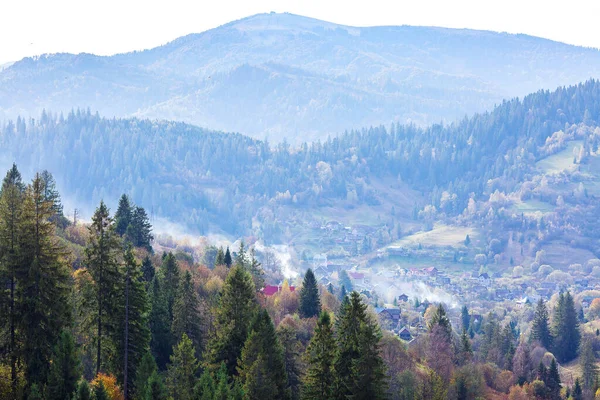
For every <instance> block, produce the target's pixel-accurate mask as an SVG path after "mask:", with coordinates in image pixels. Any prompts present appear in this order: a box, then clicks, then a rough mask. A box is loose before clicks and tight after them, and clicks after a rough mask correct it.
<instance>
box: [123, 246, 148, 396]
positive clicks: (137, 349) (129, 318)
mask: <svg viewBox="0 0 600 400" xmlns="http://www.w3.org/2000/svg"><path fill="white" fill-rule="evenodd" d="M124 261H125V284H124V287H125V291H124V292H125V293H124V298H125V304H124V310H123V312H124V321H123V335H122V336H121V337H120V339H121V340H119V341H118V343H119V344H118V349H119V351H118V354H119V355H120V356H121V355H122V363H123V364H121V365H122V366H123V392H124V393H123V394H124V395H125V399H129V398H130V392H131V391H132V390H131V389H132V387H133V382H134V377H135V370H136V368H137V366H138V365H139V363H140V361H141V360H142V357H143V356H144V354H146V352H147V351H148V348H149V344H150V331H149V329H148V312H149V304H148V298H147V293H146V288H145V285H144V281H143V279H142V271H141V267H140V265H139V264H138V263H137V261H136V260H135V255H134V254H133V249H132V247H131V245H129V246H128V247H127V250H126V252H125V258H124ZM119 359H120V357H119Z"/></svg>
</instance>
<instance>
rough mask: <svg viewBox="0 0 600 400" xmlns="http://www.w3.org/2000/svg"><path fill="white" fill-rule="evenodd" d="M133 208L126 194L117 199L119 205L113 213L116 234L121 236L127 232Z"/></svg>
mask: <svg viewBox="0 0 600 400" xmlns="http://www.w3.org/2000/svg"><path fill="white" fill-rule="evenodd" d="M132 215H133V210H132V207H131V202H130V201H129V197H128V196H127V195H126V194H123V195H122V196H121V198H120V199H119V206H118V207H117V212H116V213H115V232H117V234H118V235H120V236H123V235H125V233H126V232H127V227H128V226H129V224H130V223H131V218H132Z"/></svg>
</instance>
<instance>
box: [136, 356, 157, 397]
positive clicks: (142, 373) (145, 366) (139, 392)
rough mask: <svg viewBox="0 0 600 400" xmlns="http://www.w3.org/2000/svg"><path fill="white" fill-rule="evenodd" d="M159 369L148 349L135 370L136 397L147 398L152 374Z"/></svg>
mask: <svg viewBox="0 0 600 400" xmlns="http://www.w3.org/2000/svg"><path fill="white" fill-rule="evenodd" d="M156 371H157V366H156V361H154V357H152V353H150V352H149V351H147V352H146V353H145V354H144V356H143V357H142V360H141V361H140V363H139V365H138V367H137V369H136V371H135V383H134V392H135V396H134V398H135V399H142V400H143V399H145V398H146V397H147V395H148V393H149V387H148V382H149V380H150V377H151V376H152V374H154V373H155V372H156Z"/></svg>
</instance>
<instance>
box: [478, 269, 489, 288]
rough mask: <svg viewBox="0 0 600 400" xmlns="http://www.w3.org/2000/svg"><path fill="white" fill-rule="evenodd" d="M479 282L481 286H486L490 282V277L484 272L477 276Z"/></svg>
mask: <svg viewBox="0 0 600 400" xmlns="http://www.w3.org/2000/svg"><path fill="white" fill-rule="evenodd" d="M477 279H478V280H479V283H481V284H482V285H485V286H488V285H489V284H490V282H491V279H490V276H489V274H488V273H487V272H484V273H483V274H479V277H478V278H477Z"/></svg>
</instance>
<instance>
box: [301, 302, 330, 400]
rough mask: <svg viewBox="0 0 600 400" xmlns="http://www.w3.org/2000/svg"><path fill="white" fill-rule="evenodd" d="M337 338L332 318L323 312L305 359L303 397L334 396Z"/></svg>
mask: <svg viewBox="0 0 600 400" xmlns="http://www.w3.org/2000/svg"><path fill="white" fill-rule="evenodd" d="M334 357H335V340H334V337H333V327H332V324H331V318H330V317H329V314H328V313H327V312H322V313H321V316H320V317H319V321H318V322H317V327H316V328H315V334H314V335H313V337H312V339H311V340H310V343H309V344H308V348H307V349H306V353H305V355H304V359H305V362H306V365H307V369H306V373H305V375H304V379H303V382H304V387H303V390H302V398H303V399H306V400H320V399H331V398H333V390H334V378H335V375H334V369H333V360H334Z"/></svg>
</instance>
